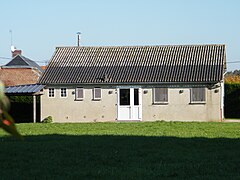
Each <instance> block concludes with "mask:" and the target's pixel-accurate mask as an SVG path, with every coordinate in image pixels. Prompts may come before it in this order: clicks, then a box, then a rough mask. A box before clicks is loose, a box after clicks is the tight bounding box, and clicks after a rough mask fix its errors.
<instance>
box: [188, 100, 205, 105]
mask: <svg viewBox="0 0 240 180" xmlns="http://www.w3.org/2000/svg"><path fill="white" fill-rule="evenodd" d="M189 104H192V105H195V104H202V105H204V104H206V102H205V101H202V102H199V101H198V102H190V103H189Z"/></svg>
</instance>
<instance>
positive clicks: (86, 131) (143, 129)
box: [0, 122, 240, 179]
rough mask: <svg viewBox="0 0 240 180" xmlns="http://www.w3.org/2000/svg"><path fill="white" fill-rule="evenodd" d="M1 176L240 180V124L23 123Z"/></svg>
mask: <svg viewBox="0 0 240 180" xmlns="http://www.w3.org/2000/svg"><path fill="white" fill-rule="evenodd" d="M17 128H18V130H19V131H20V132H21V134H23V135H24V137H25V140H24V141H23V142H21V141H18V140H15V139H13V138H11V137H9V136H8V135H7V134H6V133H5V132H3V131H2V130H1V131H0V160H1V163H0V169H1V171H0V179H240V170H239V167H240V139H239V138H240V123H177V122H169V123H167V122H153V123H82V124H17Z"/></svg>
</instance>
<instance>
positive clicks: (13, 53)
mask: <svg viewBox="0 0 240 180" xmlns="http://www.w3.org/2000/svg"><path fill="white" fill-rule="evenodd" d="M18 54H20V55H21V54H22V50H18V49H16V50H14V51H12V57H15V56H16V55H18Z"/></svg>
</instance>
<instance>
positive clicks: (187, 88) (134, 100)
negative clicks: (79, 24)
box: [39, 44, 226, 122]
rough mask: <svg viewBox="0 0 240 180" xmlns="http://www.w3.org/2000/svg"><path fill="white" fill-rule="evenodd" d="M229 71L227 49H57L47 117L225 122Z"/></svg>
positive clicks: (44, 108)
mask: <svg viewBox="0 0 240 180" xmlns="http://www.w3.org/2000/svg"><path fill="white" fill-rule="evenodd" d="M225 70H226V51H225V45H217V44H212V45H171V46H116V47H114V46H113V47H57V48H56V50H55V52H54V54H53V56H52V59H51V61H50V63H49V65H48V67H47V69H46V70H45V72H44V73H43V75H42V77H41V78H40V80H39V83H40V84H43V85H45V87H44V89H43V95H42V96H41V119H43V118H45V117H47V116H52V117H53V121H54V122H103V121H156V120H165V121H221V120H222V119H223V117H224V116H223V96H224V89H223V88H224V86H223V80H224V73H225Z"/></svg>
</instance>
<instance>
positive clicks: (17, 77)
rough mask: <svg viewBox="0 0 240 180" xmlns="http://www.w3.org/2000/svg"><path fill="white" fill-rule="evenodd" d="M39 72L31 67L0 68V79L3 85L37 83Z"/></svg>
mask: <svg viewBox="0 0 240 180" xmlns="http://www.w3.org/2000/svg"><path fill="white" fill-rule="evenodd" d="M40 76H41V73H39V72H38V71H36V70H35V69H31V68H0V79H1V81H3V83H4V84H5V86H16V85H23V84H34V83H37V82H38V80H39V77H40Z"/></svg>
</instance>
